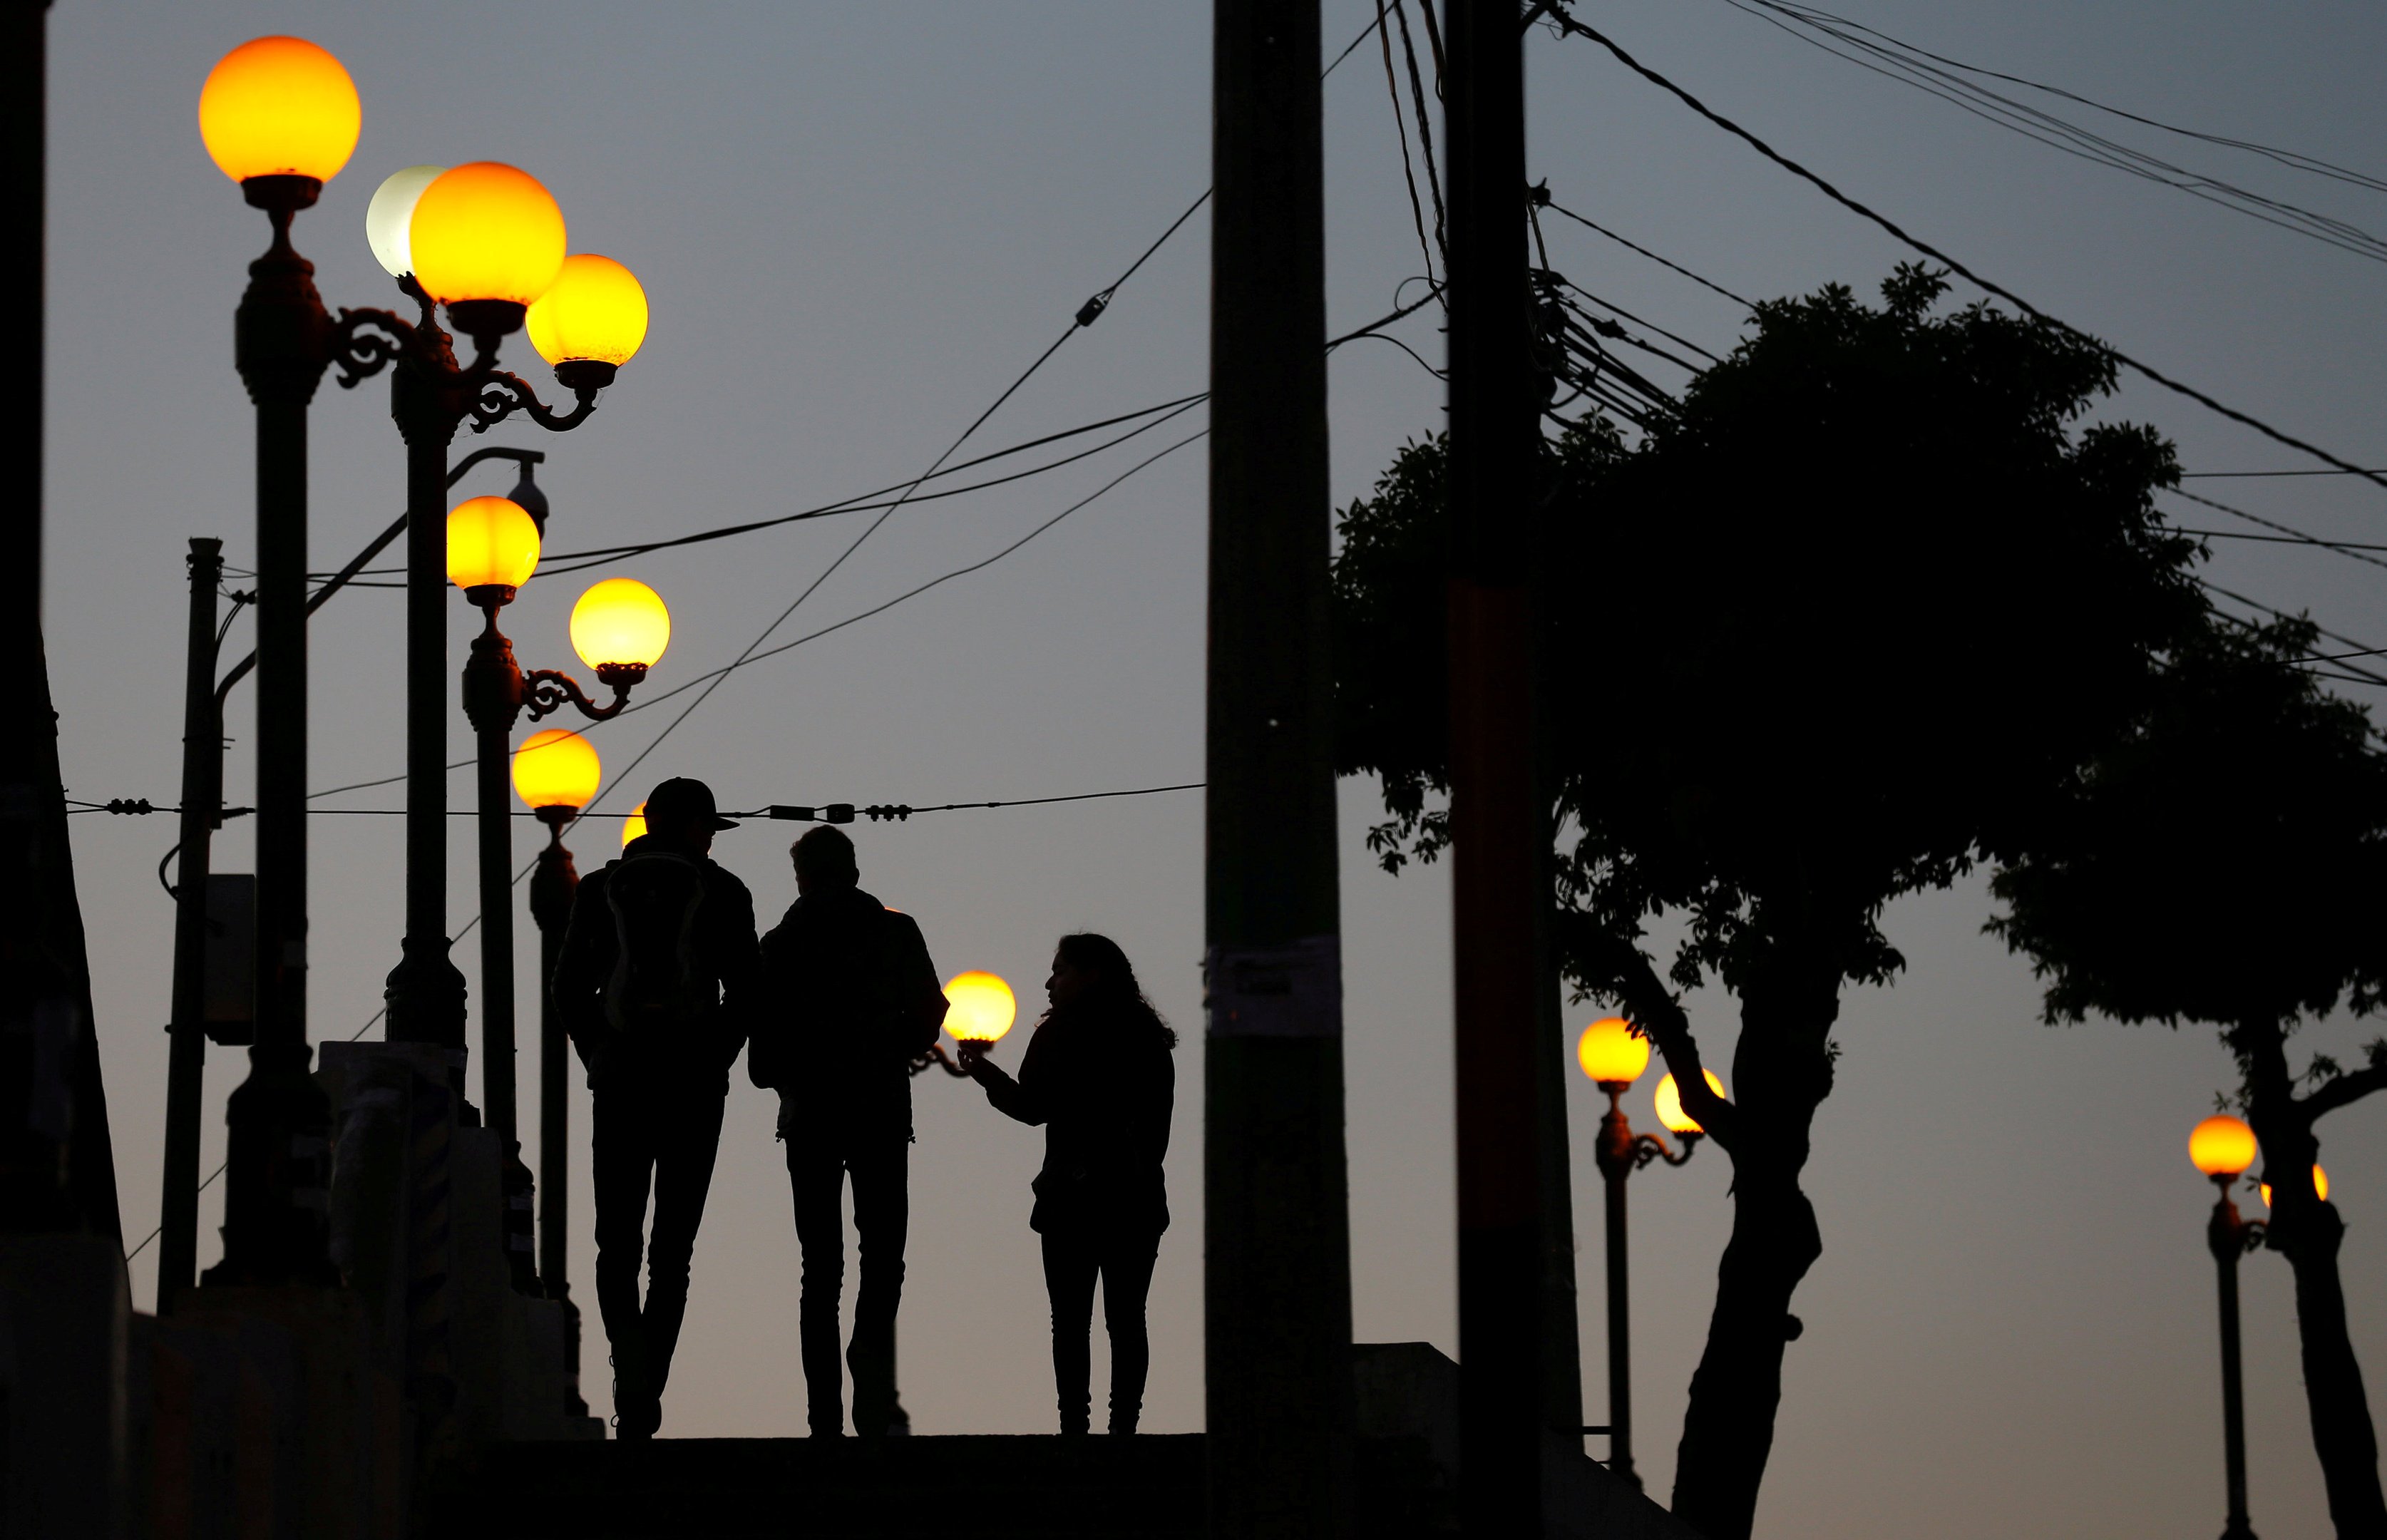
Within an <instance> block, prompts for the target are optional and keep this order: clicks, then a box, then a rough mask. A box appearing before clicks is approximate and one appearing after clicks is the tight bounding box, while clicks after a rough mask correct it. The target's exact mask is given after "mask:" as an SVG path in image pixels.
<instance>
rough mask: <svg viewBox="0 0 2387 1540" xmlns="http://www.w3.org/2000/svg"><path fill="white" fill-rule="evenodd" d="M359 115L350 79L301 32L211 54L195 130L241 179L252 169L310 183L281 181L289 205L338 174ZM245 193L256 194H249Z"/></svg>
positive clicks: (351, 147) (222, 165) (305, 199)
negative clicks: (217, 55) (212, 63)
mask: <svg viewBox="0 0 2387 1540" xmlns="http://www.w3.org/2000/svg"><path fill="white" fill-rule="evenodd" d="M363 121H364V118H363V108H362V107H360V104H359V103H358V101H357V85H356V82H354V81H352V80H350V79H349V78H348V72H347V70H346V69H342V68H341V67H340V61H339V60H338V59H336V58H334V57H332V56H331V55H330V54H329V53H327V52H325V51H324V50H323V49H322V48H321V47H319V46H318V45H316V44H312V43H309V42H308V41H307V40H306V39H305V38H300V37H260V38H255V39H252V40H251V41H249V42H247V43H244V44H241V45H240V46H239V47H237V48H234V50H233V51H232V52H231V53H229V54H226V55H225V56H224V57H222V58H221V59H220V60H218V61H217V63H216V67H215V68H214V69H211V70H209V71H208V82H207V84H205V85H204V86H201V87H200V88H199V137H200V139H202V140H203V141H205V142H206V144H207V146H208V155H209V156H210V157H212V158H214V160H215V163H216V165H217V167H218V168H219V169H220V170H222V172H223V174H224V175H226V176H228V177H230V178H232V179H233V180H234V182H237V183H241V184H242V185H243V186H244V187H246V186H247V184H248V183H250V182H252V181H255V180H256V179H258V178H259V177H295V178H297V179H300V180H301V181H302V182H307V183H313V184H314V185H313V186H312V187H311V188H296V187H286V186H285V187H284V189H282V191H283V192H284V194H285V195H288V194H297V195H299V196H296V197H295V198H294V199H293V201H292V203H291V207H293V208H306V207H307V206H308V205H309V204H311V203H313V202H314V201H315V196H316V195H317V194H319V193H321V192H322V186H323V183H326V182H329V181H331V180H332V178H334V177H335V176H337V175H339V173H340V168H341V167H343V166H345V165H347V163H348V157H349V156H350V155H352V154H354V153H355V151H356V147H357V133H358V132H359V130H360V128H361V127H362V125H363ZM259 191H269V190H268V189H259ZM249 201H250V202H252V203H255V202H257V201H258V199H257V197H256V196H255V195H254V194H252V196H251V197H250V199H249Z"/></svg>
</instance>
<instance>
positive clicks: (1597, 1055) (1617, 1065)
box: [1574, 1016, 1649, 1091]
mask: <svg viewBox="0 0 2387 1540" xmlns="http://www.w3.org/2000/svg"><path fill="white" fill-rule="evenodd" d="M1574 1062H1575V1063H1576V1064H1578V1065H1581V1066H1582V1067H1583V1072H1584V1073H1585V1075H1588V1076H1590V1077H1591V1079H1594V1080H1596V1081H1598V1083H1599V1085H1600V1086H1601V1087H1602V1088H1603V1089H1604V1088H1607V1087H1610V1086H1612V1087H1614V1088H1616V1089H1617V1090H1619V1091H1622V1090H1623V1089H1624V1088H1625V1087H1626V1086H1629V1085H1631V1084H1632V1083H1633V1082H1634V1081H1636V1080H1637V1079H1640V1078H1641V1071H1643V1070H1645V1069H1647V1068H1648V1067H1649V1040H1648V1038H1645V1037H1639V1036H1636V1034H1635V1033H1634V1030H1633V1028H1632V1025H1631V1024H1630V1023H1629V1022H1627V1021H1626V1020H1625V1019H1624V1018H1623V1016H1602V1017H1601V1018H1600V1019H1599V1020H1598V1021H1595V1022H1593V1023H1592V1024H1591V1025H1590V1026H1588V1027H1586V1028H1585V1029H1583V1035H1582V1036H1581V1037H1579V1038H1577V1039H1575V1043H1574Z"/></svg>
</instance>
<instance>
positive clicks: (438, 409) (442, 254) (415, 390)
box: [341, 161, 647, 1078]
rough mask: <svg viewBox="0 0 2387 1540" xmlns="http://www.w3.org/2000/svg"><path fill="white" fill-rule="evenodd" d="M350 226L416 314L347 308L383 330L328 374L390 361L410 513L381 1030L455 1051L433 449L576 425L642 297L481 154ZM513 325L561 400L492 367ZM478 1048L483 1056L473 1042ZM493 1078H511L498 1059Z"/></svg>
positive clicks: (639, 337) (382, 197) (642, 317)
mask: <svg viewBox="0 0 2387 1540" xmlns="http://www.w3.org/2000/svg"><path fill="white" fill-rule="evenodd" d="M365 234H366V240H367V242H368V244H369V245H371V246H372V247H373V256H374V258H375V259H377V260H379V261H380V263H381V264H382V266H383V268H384V269H385V270H386V271H388V272H389V273H390V275H391V276H392V277H394V278H396V279H397V280H398V287H399V289H400V290H401V291H402V292H403V293H405V294H406V295H407V296H408V297H410V298H411V299H413V300H414V301H415V303H416V305H417V306H418V307H419V310H420V315H419V319H418V321H417V322H415V323H413V324H412V325H409V324H408V323H407V322H402V321H399V320H398V318H397V317H395V316H393V315H390V314H389V313H388V312H386V311H378V310H376V311H357V312H353V313H354V314H356V315H357V316H359V317H360V318H362V319H369V320H370V322H372V323H373V325H375V326H377V327H378V328H379V329H380V330H381V331H382V332H383V333H385V334H386V336H385V337H375V338H373V339H371V342H372V344H373V347H376V348H377V349H378V351H377V352H376V353H373V354H372V355H371V356H367V357H362V358H361V359H360V364H359V365H358V366H357V367H355V368H354V369H352V370H351V371H350V372H348V373H347V374H344V376H343V378H342V380H341V383H342V384H343V385H352V384H354V383H355V381H356V380H357V379H360V378H362V377H363V376H364V375H366V374H369V373H372V372H373V371H374V370H376V369H378V368H379V367H380V366H381V364H382V363H383V362H385V361H390V360H395V362H396V365H397V367H396V369H395V370H394V371H393V372H392V376H391V385H390V414H391V416H392V417H394V418H395V419H396V420H397V422H398V431H399V433H400V434H401V435H403V436H404V438H405V440H406V445H407V507H408V511H409V512H410V515H412V516H413V517H412V520H411V522H410V525H409V529H410V536H409V539H408V542H407V940H406V942H405V955H404V957H403V959H402V960H401V961H400V962H399V964H398V967H397V969H396V970H394V971H393V972H392V973H391V975H390V980H389V1007H390V1011H389V1021H390V1032H389V1035H390V1036H391V1038H392V1039H393V1040H398V1041H436V1042H442V1043H446V1044H448V1045H449V1046H452V1047H461V1046H462V1045H463V1041H464V1038H463V1032H464V992H463V990H464V986H463V977H462V975H461V974H460V973H459V972H458V971H457V970H456V967H455V965H454V964H453V963H452V962H451V961H450V960H449V959H448V939H447V915H446V903H447V847H446V830H445V826H444V820H445V819H446V816H447V801H446V800H447V785H446V781H445V779H444V778H443V777H444V770H443V760H444V757H445V756H444V751H443V744H444V741H445V731H444V728H443V726H441V722H442V716H441V713H442V706H441V700H440V697H441V694H442V691H443V688H444V686H443V684H442V682H441V679H440V675H441V674H442V673H443V671H444V670H445V668H446V659H447V634H446V629H445V599H444V585H443V584H442V583H441V581H440V576H439V574H440V569H441V566H442V560H441V554H442V553H441V550H440V546H439V544H438V542H437V539H436V536H434V535H433V534H432V533H431V531H430V529H429V527H428V525H429V521H428V514H429V512H430V511H431V510H432V509H435V508H436V506H437V505H438V503H439V502H440V501H441V500H442V499H441V498H440V494H439V488H440V486H441V485H442V481H443V479H444V473H445V468H446V465H447V459H448V444H449V442H450V441H451V440H453V438H454V437H455V435H456V430H457V428H458V427H459V426H461V424H462V423H463V421H464V419H465V418H466V417H468V416H469V417H470V418H471V419H472V420H473V426H474V432H476V433H478V432H483V431H486V429H488V428H490V427H492V426H494V425H495V424H497V423H500V422H502V421H504V420H505V419H506V418H507V417H508V416H510V415H512V413H514V412H515V411H517V410H519V411H521V412H522V413H523V414H524V415H526V416H528V417H529V418H530V419H531V420H532V421H533V422H535V423H538V424H539V425H540V426H541V427H544V428H548V429H549V430H551V431H554V432H559V433H560V432H564V431H567V430H569V429H572V428H575V427H577V426H579V425H580V424H581V423H583V422H585V421H587V417H588V414H589V412H590V411H592V410H595V407H596V399H597V393H598V392H599V391H600V390H601V389H602V388H604V387H605V386H606V385H610V384H612V383H613V377H614V375H615V373H616V372H617V371H618V370H619V369H620V367H621V365H622V364H623V363H625V362H627V361H628V360H629V359H630V357H631V356H632V355H633V354H635V353H636V352H637V351H638V347H639V346H640V344H641V343H642V342H643V341H644V340H645V337H646V331H647V302H646V295H645V292H644V291H643V290H641V289H640V288H639V287H638V280H637V279H636V278H633V277H632V276H631V275H630V273H629V271H628V270H627V269H625V268H624V267H623V266H622V265H621V264H620V263H618V262H615V261H613V260H612V259H609V258H602V257H594V256H586V255H583V256H571V257H567V256H566V255H565V250H564V246H565V231H564V223H563V216H562V212H561V211H560V210H559V209H558V208H556V205H555V200H554V199H553V198H552V197H550V196H549V195H548V191H547V189H546V188H545V187H543V186H541V185H540V184H539V183H538V182H537V180H536V179H535V178H533V177H531V176H529V175H527V174H525V173H524V172H523V171H520V170H516V169H514V168H513V167H512V166H506V165H500V164H499V163H497V162H494V161H479V162H474V163H472V164H469V165H463V166H458V167H455V168H453V169H448V170H443V169H442V168H440V167H436V166H410V167H407V168H405V169H404V170H399V171H397V172H395V173H393V174H392V175H390V176H389V177H388V178H386V179H385V181H384V182H383V183H382V185H381V187H380V188H379V190H377V191H376V192H375V193H374V194H373V204H372V207H371V208H368V209H367V210H366V215H365ZM592 273H593V274H594V275H595V276H594V278H593V280H592V279H591V277H590V276H589V275H590V274H592ZM443 303H444V304H445V305H446V306H447V307H448V319H449V320H450V321H451V322H453V323H454V324H455V325H456V326H457V327H458V328H459V329H460V330H461V331H463V332H464V333H465V334H467V335H470V336H471V337H472V338H473V340H474V359H473V362H472V364H471V365H470V366H469V367H461V368H460V367H459V366H458V364H457V362H456V358H455V354H454V352H453V351H452V350H451V348H450V347H449V344H448V335H447V334H446V333H444V332H442V331H441V330H440V329H439V327H438V325H437V323H436V319H435V315H434V308H435V306H436V305H437V304H443ZM347 313H348V312H344V314H347ZM525 327H527V329H528V330H529V332H530V335H531V343H532V346H533V347H536V348H537V350H538V351H539V354H540V356H541V357H543V358H545V359H546V360H548V361H549V363H550V364H552V365H553V366H554V367H555V374H556V380H557V383H558V384H560V385H562V386H563V387H564V388H565V389H567V390H570V391H571V392H572V393H573V395H574V397H575V401H576V404H575V407H574V409H573V410H571V411H569V412H565V413H557V412H555V411H553V410H549V408H548V407H547V405H546V404H545V403H544V402H542V401H540V400H539V398H538V397H537V394H536V393H535V392H534V391H533V390H532V389H531V388H530V386H529V385H526V384H525V383H524V381H523V380H522V379H521V378H520V377H519V376H517V375H514V374H510V373H507V372H503V371H501V370H499V369H498V368H497V365H496V358H497V347H498V344H499V341H500V340H501V339H502V338H503V337H505V336H506V335H509V334H511V333H512V332H515V331H519V330H523V329H524V328H525ZM501 757H502V756H501ZM483 768H484V776H483V782H482V787H483V790H484V792H485V793H486V792H487V791H488V790H489V778H488V776H487V773H486V765H485V766H484V767H483ZM497 780H498V783H499V784H498V789H497V793H496V795H495V796H494V797H491V796H488V795H485V796H484V798H483V805H484V807H485V808H486V807H487V806H488V805H489V804H490V802H497V803H499V804H500V805H502V803H503V802H504V797H503V789H502V782H503V776H502V771H500V773H499V776H498V777H497ZM484 837H485V838H486V830H485V835H484ZM484 913H485V919H484V923H485V924H486V911H485V912H484ZM486 987H487V983H486V978H485V980H484V988H485V989H486ZM484 1004H485V1005H486V1004H487V1003H486V1002H485V1003H484ZM509 1004H510V1003H509ZM483 1051H484V1052H485V1053H486V1052H490V1051H491V1050H490V1045H489V1043H488V1042H487V1041H486V1040H485V1041H484V1044H483ZM504 1073H505V1074H506V1075H507V1076H508V1077H509V1078H510V1077H511V1073H512V1072H511V1070H510V1069H509V1070H507V1071H505V1072H504Z"/></svg>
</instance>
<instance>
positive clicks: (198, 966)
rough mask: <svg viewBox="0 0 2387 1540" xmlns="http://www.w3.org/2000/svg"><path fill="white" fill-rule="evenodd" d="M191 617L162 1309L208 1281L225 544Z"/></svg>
mask: <svg viewBox="0 0 2387 1540" xmlns="http://www.w3.org/2000/svg"><path fill="white" fill-rule="evenodd" d="M188 561H189V562H190V567H191V612H190V624H189V630H188V634H187V635H186V637H185V638H184V644H183V645H184V654H185V656H184V663H183V667H184V670H185V675H186V676H185V679H184V682H183V815H182V822H183V830H182V833H183V839H182V847H181V850H180V852H179V855H180V860H179V862H178V863H177V865H176V867H175V887H174V1005H173V1023H172V1025H171V1026H170V1027H169V1028H168V1029H167V1030H168V1032H169V1033H170V1034H171V1036H170V1045H169V1047H168V1049H167V1058H166V1164H165V1193H164V1203H163V1212H162V1213H160V1214H159V1216H158V1299H157V1310H158V1314H159V1315H166V1314H168V1313H170V1312H171V1311H172V1310H173V1308H174V1304H175V1299H176V1296H178V1295H179V1294H182V1292H183V1290H185V1289H188V1288H190V1287H191V1286H192V1285H193V1284H194V1283H196V1282H197V1281H198V1265H199V1263H198V1248H199V1124H200V1112H199V1102H200V1095H201V1092H202V1090H203V1089H204V1088H203V1084H202V1082H203V1081H204V1079H205V1077H206V1073H207V1059H208V1039H207V1019H206V1018H207V973H208V870H209V867H210V865H211V862H210V859H209V858H210V854H211V852H210V846H211V844H212V842H213V840H214V838H215V827H216V824H217V823H218V821H219V819H220V816H221V814H220V806H219V804H220V803H221V801H222V797H223V788H222V786H221V781H222V778H223V722H222V719H221V714H220V713H219V711H218V708H217V704H216V590H217V588H218V587H221V585H222V583H223V542H222V541H221V540H214V539H208V538H207V537H205V536H193V537H192V539H191V554H190V556H189V558H188Z"/></svg>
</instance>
